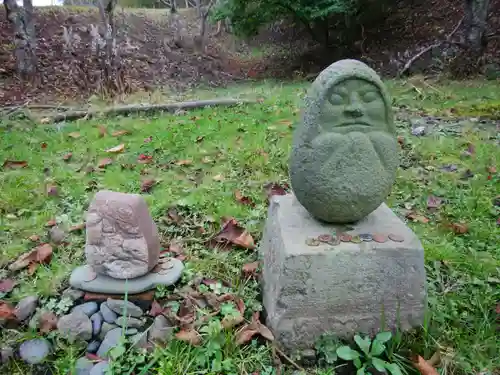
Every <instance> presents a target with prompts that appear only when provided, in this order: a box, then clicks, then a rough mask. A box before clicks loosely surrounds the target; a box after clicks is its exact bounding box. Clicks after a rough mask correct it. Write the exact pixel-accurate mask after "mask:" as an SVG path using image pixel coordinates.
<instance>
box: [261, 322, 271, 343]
mask: <svg viewBox="0 0 500 375" xmlns="http://www.w3.org/2000/svg"><path fill="white" fill-rule="evenodd" d="M258 327H259V334H260V335H261V336H262V337H264V338H265V339H266V340H268V341H274V335H273V333H272V332H271V330H270V329H269V328H267V327H266V326H265V325H264V324H262V323H260V322H259V324H258Z"/></svg>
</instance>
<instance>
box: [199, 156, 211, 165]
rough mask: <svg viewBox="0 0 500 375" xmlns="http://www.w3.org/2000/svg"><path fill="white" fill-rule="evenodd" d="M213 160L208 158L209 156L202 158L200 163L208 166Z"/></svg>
mask: <svg viewBox="0 0 500 375" xmlns="http://www.w3.org/2000/svg"><path fill="white" fill-rule="evenodd" d="M213 161H214V160H213V159H212V158H211V157H210V156H204V157H203V158H202V159H201V162H202V163H203V164H210V163H213Z"/></svg>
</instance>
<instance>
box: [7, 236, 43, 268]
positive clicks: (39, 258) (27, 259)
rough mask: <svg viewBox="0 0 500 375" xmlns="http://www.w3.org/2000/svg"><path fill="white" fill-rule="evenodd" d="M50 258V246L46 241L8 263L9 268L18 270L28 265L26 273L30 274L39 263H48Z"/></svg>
mask: <svg viewBox="0 0 500 375" xmlns="http://www.w3.org/2000/svg"><path fill="white" fill-rule="evenodd" d="M51 259H52V246H51V245H50V244H48V243H45V244H41V245H39V246H37V247H35V248H34V249H33V250H31V251H29V252H27V253H24V254H22V255H21V256H20V257H19V258H17V260H16V261H14V263H12V264H11V265H9V270H11V271H19V270H21V269H23V268H26V267H28V273H29V274H30V275H32V274H33V273H34V272H35V270H36V268H37V266H38V265H39V264H48V263H50V260H51Z"/></svg>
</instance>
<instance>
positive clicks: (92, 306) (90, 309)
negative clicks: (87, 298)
mask: <svg viewBox="0 0 500 375" xmlns="http://www.w3.org/2000/svg"><path fill="white" fill-rule="evenodd" d="M97 310H99V306H98V305H97V303H95V302H85V303H82V304H81V305H78V306H75V307H73V309H72V310H71V312H75V311H81V312H82V313H84V314H85V315H87V316H92V315H94V314H95V313H96V312H97Z"/></svg>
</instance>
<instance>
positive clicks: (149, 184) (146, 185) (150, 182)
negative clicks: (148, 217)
mask: <svg viewBox="0 0 500 375" xmlns="http://www.w3.org/2000/svg"><path fill="white" fill-rule="evenodd" d="M155 185H156V180H155V179H154V178H148V179H146V180H144V181H142V183H141V191H142V192H143V193H148V192H149V191H150V190H151V189H152V188H153V186H155Z"/></svg>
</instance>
